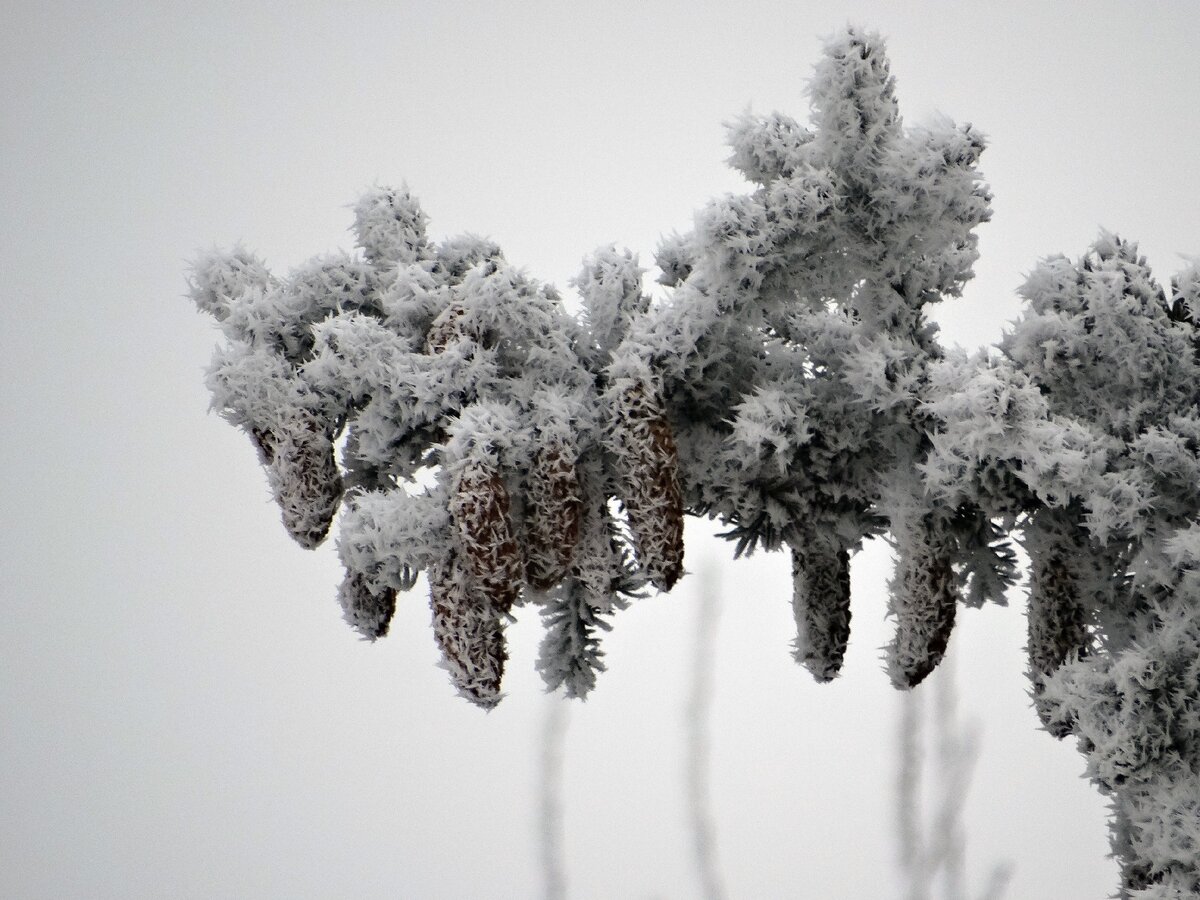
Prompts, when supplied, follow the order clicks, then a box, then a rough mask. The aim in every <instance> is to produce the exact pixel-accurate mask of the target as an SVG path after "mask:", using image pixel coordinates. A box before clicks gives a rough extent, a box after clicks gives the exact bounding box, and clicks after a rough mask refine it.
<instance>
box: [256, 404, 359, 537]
mask: <svg viewBox="0 0 1200 900" xmlns="http://www.w3.org/2000/svg"><path fill="white" fill-rule="evenodd" d="M251 436H252V437H253V438H254V442H255V443H256V444H257V445H258V449H259V453H260V455H261V458H262V461H263V464H264V465H265V466H266V467H267V477H268V478H269V480H270V483H271V491H272V493H273V494H274V495H275V502H276V503H278V504H279V508H280V511H281V512H282V518H283V526H284V527H285V528H286V529H287V531H288V534H290V535H291V536H292V538H293V539H295V541H296V543H298V544H299V545H300V546H301V547H304V548H305V549H307V550H311V549H312V548H314V547H316V546H317V545H318V544H320V543H321V541H323V540H325V536H326V535H327V534H328V533H329V526H330V524H331V523H332V522H333V516H334V514H335V513H336V512H337V509H338V505H339V504H340V503H341V500H342V476H341V473H340V472H339V471H338V467H337V460H336V459H335V458H334V452H333V440H332V438H331V436H330V435H329V434H328V432H327V431H326V430H325V429H323V428H322V427H321V426H320V425H319V424H317V422H316V421H315V420H313V419H311V418H297V419H294V420H289V421H288V422H287V423H285V424H284V425H282V426H280V427H277V428H275V429H272V430H266V429H255V430H254V431H252V432H251Z"/></svg>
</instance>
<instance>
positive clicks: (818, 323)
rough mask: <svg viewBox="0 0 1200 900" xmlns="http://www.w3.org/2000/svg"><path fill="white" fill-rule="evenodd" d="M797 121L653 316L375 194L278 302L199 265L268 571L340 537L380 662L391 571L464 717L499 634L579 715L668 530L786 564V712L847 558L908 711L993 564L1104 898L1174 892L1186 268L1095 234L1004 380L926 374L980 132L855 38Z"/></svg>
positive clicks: (1197, 446) (1186, 844)
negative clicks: (542, 274)
mask: <svg viewBox="0 0 1200 900" xmlns="http://www.w3.org/2000/svg"><path fill="white" fill-rule="evenodd" d="M810 94H811V98H812V116H811V120H810V122H809V123H808V124H807V125H803V124H801V123H799V122H797V121H795V120H793V119H791V118H789V117H787V116H784V115H780V114H777V113H773V114H771V115H767V116H755V115H749V114H747V115H744V116H742V117H741V118H739V119H737V120H736V121H734V122H733V123H732V125H731V126H730V129H729V140H730V144H731V146H732V148H733V153H732V156H731V157H730V163H731V164H732V165H733V166H734V167H735V168H736V169H737V170H739V171H740V172H741V173H742V174H743V175H745V177H746V178H747V180H748V181H749V183H750V188H749V190H748V191H747V192H745V193H743V194H739V195H728V196H724V197H721V198H718V199H716V200H714V201H712V202H711V203H709V204H708V205H707V206H706V207H704V208H703V209H701V210H700V211H699V212H698V213H697V215H696V220H695V227H694V229H693V230H692V231H691V232H689V233H687V234H684V235H674V236H672V237H671V238H668V239H666V240H665V241H664V242H663V243H662V245H661V246H660V247H659V249H658V251H657V254H656V259H655V261H656V264H657V267H658V269H659V270H660V271H661V276H660V277H659V279H658V280H659V283H660V284H661V285H662V296H660V297H659V298H657V299H655V300H652V299H651V297H650V295H649V294H648V293H647V292H646V290H645V288H644V286H643V274H644V270H643V269H642V268H641V267H640V265H639V262H638V259H637V258H636V257H635V256H633V255H632V254H631V253H629V252H628V251H620V250H617V249H616V248H615V247H612V246H609V247H604V248H601V249H599V250H597V251H595V252H594V253H593V254H592V255H591V256H590V257H588V259H587V260H586V261H585V263H584V265H583V268H582V270H581V272H580V274H579V275H578V276H577V278H576V279H575V280H574V282H573V287H574V288H575V290H576V291H577V292H578V294H579V297H580V299H581V301H582V311H581V313H580V314H579V315H578V316H575V315H571V314H569V313H568V312H567V310H566V308H565V307H564V304H563V302H562V298H561V297H560V296H559V294H558V293H557V291H556V290H555V289H554V288H553V287H551V286H549V285H545V284H542V283H539V282H538V281H536V280H534V279H533V278H531V277H530V276H529V275H527V274H526V273H525V272H523V271H522V270H520V269H518V268H515V267H514V266H513V265H512V264H510V263H509V262H508V261H507V260H506V259H505V257H504V255H503V253H502V252H501V250H500V248H499V247H498V246H496V245H495V244H494V243H492V242H491V241H490V240H487V239H484V238H480V237H476V236H473V235H462V236H454V237H448V238H443V239H441V240H436V239H434V238H432V237H431V236H430V235H429V233H428V230H427V224H428V223H427V219H426V216H425V214H424V212H423V211H422V210H421V208H420V206H419V204H418V203H417V201H416V199H415V198H414V197H413V196H412V195H411V194H410V193H409V192H408V191H407V190H406V189H404V190H393V189H388V188H376V189H373V190H371V191H369V192H368V193H367V194H366V195H365V196H364V197H363V198H362V199H361V200H360V201H359V203H358V205H357V206H356V208H355V223H354V231H355V236H356V240H357V245H358V250H357V251H356V252H355V253H354V254H342V255H335V256H326V257H320V258H317V259H315V260H313V261H312V262H310V263H308V264H306V265H304V266H301V267H299V268H298V269H296V270H295V271H293V272H291V273H290V274H289V275H287V276H286V277H277V276H276V275H273V274H272V273H271V272H270V271H269V270H268V269H267V267H266V266H265V264H264V263H263V262H262V261H261V260H259V259H258V258H256V257H255V256H254V255H253V254H251V253H249V252H247V251H246V250H244V249H242V248H236V249H234V250H233V251H230V252H214V253H210V254H207V255H205V256H203V257H202V258H200V259H199V260H197V261H196V263H195V265H194V267H193V271H192V276H191V283H190V288H191V289H190V294H191V298H192V300H193V301H194V302H195V303H196V305H197V306H198V307H199V308H200V309H201V310H203V311H205V312H207V313H209V314H211V315H212V316H213V317H214V318H215V319H216V320H217V322H218V323H219V324H220V327H221V329H222V331H223V332H224V335H225V337H226V343H225V345H224V346H223V347H221V348H220V349H219V350H218V352H217V354H216V356H215V358H214V360H213V363H212V366H211V367H210V370H209V386H210V388H211V390H212V394H213V405H214V407H215V408H216V409H218V410H219V411H220V413H221V414H222V415H223V416H224V417H225V418H226V419H227V420H228V421H229V422H230V423H231V424H233V425H235V426H237V427H239V428H240V429H242V430H243V431H244V432H245V433H246V434H247V435H248V436H249V437H250V439H251V441H252V444H253V446H254V447H255V448H256V450H257V452H258V454H259V458H260V460H261V461H262V463H263V465H264V466H265V468H266V470H267V474H268V481H269V483H270V486H271V490H272V492H273V493H274V496H275V498H276V500H277V501H278V503H279V505H280V508H281V510H282V517H283V522H284V525H285V527H286V528H287V529H288V531H289V533H290V534H291V535H292V536H293V537H294V538H295V539H296V540H297V542H299V543H300V544H301V545H302V546H304V547H307V548H311V547H314V546H317V545H318V544H320V543H321V542H322V540H323V539H324V538H325V536H326V535H327V533H328V531H329V530H330V527H331V524H332V522H333V520H334V519H335V517H336V518H338V520H339V532H338V539H337V544H338V552H339V554H340V557H341V560H342V563H343V564H344V567H345V579H344V581H343V583H342V585H341V587H340V589H339V590H338V599H339V601H340V603H341V605H342V608H343V610H344V613H345V617H346V620H347V622H348V623H349V624H350V625H351V627H353V628H354V629H355V630H357V631H358V632H359V633H360V634H361V635H362V636H363V637H365V638H367V639H369V640H375V639H378V638H380V637H383V636H384V635H386V633H387V630H388V627H389V623H390V620H391V617H392V614H393V612H394V610H395V606H396V602H397V597H398V595H399V593H400V592H404V591H408V590H410V589H411V588H413V586H414V585H415V584H416V583H417V581H418V577H419V575H420V574H422V573H423V574H424V575H425V576H426V581H427V583H428V585H429V591H430V608H431V614H432V630H433V634H434V637H435V639H436V641H437V643H438V645H439V647H440V648H441V651H442V656H443V660H444V665H445V667H446V669H447V671H448V672H449V674H450V678H451V681H452V683H453V685H454V686H455V688H456V689H457V690H458V691H459V692H460V693H461V694H462V695H463V696H464V697H466V698H467V699H468V700H470V701H471V702H473V703H475V704H477V705H479V706H481V707H484V708H490V707H492V706H494V705H495V704H496V703H497V702H499V700H500V697H501V683H502V676H503V670H504V664H505V661H506V656H507V654H506V650H505V628H506V625H507V624H508V622H509V621H510V619H511V617H512V616H513V615H514V614H515V613H514V610H516V609H518V608H519V607H522V606H524V605H528V604H534V605H536V606H537V607H538V608H539V610H540V613H541V616H542V619H543V622H544V624H545V629H546V636H545V639H544V641H543V644H542V650H541V655H540V659H539V662H538V667H539V670H540V671H541V673H542V675H543V677H544V679H545V682H546V684H547V687H548V688H550V689H562V690H563V692H565V693H566V694H567V695H569V696H573V697H584V696H586V695H587V693H588V692H589V691H590V690H591V689H592V688H593V686H594V685H595V683H596V678H597V676H598V674H599V673H600V672H601V671H603V668H604V663H603V653H602V650H601V646H600V638H601V636H602V634H603V632H604V631H606V630H608V629H609V628H610V627H611V623H612V618H613V617H614V616H615V615H616V614H617V613H619V612H620V611H621V610H622V609H623V608H625V607H626V606H627V605H628V604H629V603H631V602H633V601H635V600H636V599H637V598H639V597H641V596H643V595H644V594H645V593H646V591H648V590H649V589H651V588H656V589H658V590H663V591H665V590H670V589H671V587H672V586H673V585H674V584H675V582H676V581H677V580H678V579H679V578H680V577H681V575H682V574H683V571H684V569H683V517H684V515H685V514H692V515H698V516H707V517H709V518H711V519H714V520H716V521H718V522H719V523H720V524H721V526H722V527H723V528H724V529H725V535H726V536H727V537H728V538H730V539H731V541H733V551H734V554H735V555H741V554H743V553H749V552H753V551H754V550H756V549H763V550H767V551H775V550H783V549H786V550H787V551H788V552H789V553H790V554H791V563H792V572H793V581H794V591H793V596H792V603H793V609H794V613H795V621H796V639H795V644H794V655H795V658H796V660H797V662H799V663H800V664H801V665H803V666H804V667H805V668H807V669H808V670H809V671H810V672H811V674H812V675H813V677H814V678H815V679H816V680H817V681H829V680H831V679H833V678H835V677H836V676H837V674H838V672H839V670H840V667H841V665H842V660H843V656H844V653H845V650H846V645H847V640H848V637H849V629H850V621H851V615H850V612H851V597H850V579H849V573H850V564H851V557H852V556H853V554H854V553H855V552H856V551H857V550H858V549H859V548H860V547H861V546H862V544H863V541H865V540H868V539H871V538H877V537H880V538H886V539H887V540H888V541H889V542H891V543H892V545H893V546H894V548H895V551H896V569H895V572H894V575H893V577H892V580H891V591H890V593H891V599H890V612H891V614H892V616H893V617H894V620H895V628H896V630H895V636H894V638H893V640H892V642H891V644H890V645H889V647H888V651H887V671H888V673H889V676H890V678H891V680H892V682H893V683H894V684H895V685H896V686H897V687H898V688H902V689H907V688H911V687H913V686H915V685H917V684H919V683H920V682H921V681H922V680H923V679H924V678H925V677H926V676H927V675H928V674H929V673H930V672H931V671H932V670H933V669H934V668H935V667H936V666H937V664H938V662H939V660H940V659H941V658H942V656H943V654H944V653H945V651H946V648H947V645H948V641H949V640H950V639H951V636H952V632H953V626H954V622H955V617H956V614H957V611H958V608H959V606H960V605H964V606H968V607H970V606H978V605H980V604H982V603H984V602H987V601H989V600H990V601H993V602H998V603H1003V602H1004V592H1005V590H1006V589H1007V588H1008V587H1010V586H1011V585H1012V584H1013V583H1014V581H1015V576H1016V571H1015V569H1016V564H1015V556H1014V553H1013V551H1012V548H1011V545H1010V541H1012V540H1014V539H1015V540H1021V541H1023V543H1024V545H1025V547H1026V549H1027V550H1028V553H1029V556H1030V559H1031V562H1032V577H1031V579H1030V584H1031V595H1030V602H1029V611H1030V616H1029V645H1028V649H1029V672H1028V674H1029V677H1030V679H1031V684H1032V689H1033V694H1034V702H1035V705H1036V708H1037V712H1038V714H1039V716H1040V717H1041V720H1042V722H1043V724H1044V727H1045V728H1046V729H1047V730H1048V731H1050V732H1051V733H1052V734H1054V735H1056V736H1058V737H1060V738H1061V737H1065V736H1067V735H1075V736H1076V737H1077V738H1078V740H1079V741H1080V746H1081V748H1082V750H1083V752H1084V753H1085V754H1087V757H1088V760H1089V771H1090V772H1091V774H1092V777H1093V778H1094V779H1095V781H1096V782H1097V784H1098V785H1099V786H1100V787H1101V789H1102V790H1104V791H1105V792H1107V793H1109V794H1110V795H1111V796H1112V798H1113V804H1114V808H1115V810H1116V816H1115V821H1116V822H1117V826H1116V827H1115V829H1114V836H1113V847H1114V852H1115V853H1116V854H1117V855H1118V857H1119V858H1120V860H1121V861H1122V865H1123V867H1124V868H1123V871H1124V879H1125V891H1126V892H1127V895H1128V896H1138V897H1166V896H1178V895H1179V892H1180V891H1183V892H1185V893H1186V892H1187V891H1189V890H1190V891H1193V892H1196V891H1200V849H1198V848H1200V790H1198V789H1197V771H1198V770H1200V755H1198V754H1200V750H1198V749H1197V748H1200V714H1198V713H1197V709H1200V687H1198V680H1200V671H1198V670H1197V665H1198V664H1197V662H1196V649H1197V646H1198V642H1200V612H1198V610H1200V582H1198V580H1197V579H1198V578H1200V576H1198V575H1197V574H1196V572H1197V570H1198V569H1200V526H1198V525H1197V524H1196V523H1197V517H1198V515H1200V413H1198V411H1197V384H1200V378H1198V377H1197V376H1198V375H1200V371H1198V368H1197V366H1198V363H1197V353H1198V352H1200V331H1198V330H1197V324H1198V322H1200V318H1198V317H1200V267H1196V266H1193V267H1191V268H1189V269H1187V270H1186V271H1184V272H1183V273H1181V274H1180V275H1179V276H1177V277H1176V279H1175V280H1174V281H1173V282H1172V285H1171V290H1170V291H1169V292H1168V291H1165V290H1164V289H1163V288H1161V287H1160V286H1159V285H1158V283H1157V282H1156V281H1155V280H1154V278H1153V276H1152V275H1151V273H1150V272H1149V271H1148V269H1147V266H1146V264H1145V261H1144V259H1142V258H1141V257H1140V256H1139V255H1138V254H1137V251H1136V248H1135V247H1134V246H1133V245H1132V244H1130V243H1128V242H1124V241H1121V240H1120V239H1118V238H1116V237H1114V236H1110V235H1107V234H1103V235H1101V237H1100V238H1099V240H1098V241H1097V243H1096V244H1095V245H1094V246H1093V247H1092V248H1091V249H1090V250H1089V251H1088V252H1087V253H1086V254H1085V255H1084V256H1083V257H1082V258H1081V259H1079V260H1078V261H1071V260H1068V259H1066V258H1063V257H1054V258H1050V259H1047V260H1045V261H1043V262H1042V263H1041V264H1040V265H1039V266H1038V267H1037V269H1036V270H1035V271H1034V273H1033V275H1032V276H1030V278H1029V280H1028V282H1027V284H1026V285H1025V288H1024V290H1023V293H1024V296H1025V298H1026V300H1027V302H1028V308H1027V312H1026V314H1025V315H1024V316H1023V317H1022V319H1021V320H1020V321H1018V322H1017V323H1016V325H1015V326H1014V328H1013V330H1012V332H1011V333H1010V334H1009V335H1007V336H1006V337H1005V339H1004V341H1003V342H1002V344H1001V345H1000V347H999V351H1000V352H999V353H996V354H988V353H978V354H975V355H967V354H963V353H957V352H948V351H946V350H944V349H943V348H942V347H941V346H940V345H939V344H938V342H937V338H936V327H935V326H934V325H933V324H932V323H931V321H930V320H929V318H928V311H929V307H930V304H933V303H938V302H941V301H943V300H945V299H949V298H954V297H957V296H958V295H959V294H960V293H961V291H962V288H963V286H964V284H965V283H966V282H967V281H968V280H969V279H970V278H971V275H972V265H973V264H974V261H975V259H976V235H975V229H976V227H977V226H978V225H980V224H981V223H983V222H986V221H987V219H988V217H989V215H990V209H989V202H990V195H989V191H988V189H987V187H986V186H985V185H984V183H983V182H982V180H981V176H980V173H979V171H978V169H977V163H978V161H979V159H980V155H981V153H982V152H983V149H984V140H983V138H982V136H981V135H980V134H979V132H978V131H976V130H975V129H974V128H972V127H971V126H969V125H966V126H956V125H954V124H953V123H951V122H948V121H940V122H935V123H933V124H932V125H928V126H924V127H911V126H907V125H906V124H905V123H904V122H903V120H902V119H901V116H900V112H899V106H898V103H897V100H896V95H895V83H894V80H893V78H892V76H891V74H890V71H889V65H888V61H887V58H886V55H885V53H884V49H883V44H882V42H881V41H880V40H879V38H878V37H877V36H875V35H871V34H866V33H862V32H859V31H855V30H848V31H846V32H845V33H843V34H841V35H838V36H836V37H835V38H833V39H831V40H830V41H829V42H828V43H827V45H826V47H825V52H824V54H823V57H822V59H821V61H820V63H819V64H818V65H817V67H816V71H815V73H814V77H813V80H812V83H811V87H810ZM339 508H340V509H341V512H340V515H338V510H339ZM1172 892H1174V893H1172Z"/></svg>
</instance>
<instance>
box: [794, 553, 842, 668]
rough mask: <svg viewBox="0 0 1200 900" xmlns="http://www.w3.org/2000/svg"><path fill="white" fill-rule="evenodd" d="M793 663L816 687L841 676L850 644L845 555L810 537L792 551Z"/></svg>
mask: <svg viewBox="0 0 1200 900" xmlns="http://www.w3.org/2000/svg"><path fill="white" fill-rule="evenodd" d="M792 612H793V613H794V615H795V617H796V644H795V652H794V654H793V655H794V656H795V659H796V662H798V663H800V665H802V666H804V667H805V668H806V669H808V671H809V672H811V673H812V676H813V678H815V679H816V680H817V681H820V682H826V681H832V680H833V679H834V678H835V677H836V676H837V674H838V672H839V671H841V668H842V660H843V659H844V658H845V656H846V644H847V643H848V642H849V640H850V554H849V553H847V552H846V551H845V550H843V549H841V548H839V547H837V546H836V545H835V544H834V543H833V542H831V541H828V540H825V539H822V538H818V537H816V536H809V537H808V538H807V539H805V540H804V543H803V546H793V547H792Z"/></svg>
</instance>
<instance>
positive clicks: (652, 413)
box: [612, 381, 683, 591]
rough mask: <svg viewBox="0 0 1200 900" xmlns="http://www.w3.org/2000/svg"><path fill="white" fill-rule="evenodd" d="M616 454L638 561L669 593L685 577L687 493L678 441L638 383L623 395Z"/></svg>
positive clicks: (652, 395) (660, 410) (620, 395)
mask: <svg viewBox="0 0 1200 900" xmlns="http://www.w3.org/2000/svg"><path fill="white" fill-rule="evenodd" d="M612 450H613V453H614V454H615V456H616V460H617V464H618V465H619V466H620V469H621V484H622V488H623V495H622V498H621V499H622V500H623V501H624V503H625V510H626V512H627V513H628V515H629V527H630V529H631V530H632V532H633V539H634V544H635V547H636V550H637V556H638V562H639V563H640V564H641V566H642V568H643V569H644V570H645V571H646V574H647V575H648V576H649V578H650V581H651V582H653V584H654V585H655V586H656V587H657V588H659V590H663V591H669V590H670V589H671V588H672V587H673V586H674V584H675V582H676V581H678V580H679V576H680V575H682V574H683V494H682V491H681V490H680V487H679V477H678V469H679V453H678V450H677V449H676V447H675V436H674V434H673V433H672V431H671V424H670V423H669V422H668V421H667V417H666V414H665V413H664V412H663V408H662V403H661V402H660V401H659V399H658V397H657V396H656V395H655V393H654V391H653V389H651V388H650V387H649V385H647V384H645V383H643V382H640V381H632V382H630V383H629V384H627V385H626V386H625V387H624V389H622V390H621V391H619V392H618V394H617V397H616V409H615V412H614V421H613V429H612Z"/></svg>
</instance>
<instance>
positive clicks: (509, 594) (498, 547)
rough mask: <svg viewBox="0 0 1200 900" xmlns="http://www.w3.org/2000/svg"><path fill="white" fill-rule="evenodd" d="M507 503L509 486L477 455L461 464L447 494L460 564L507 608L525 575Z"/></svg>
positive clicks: (497, 603) (495, 601) (490, 596)
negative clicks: (449, 494)
mask: <svg viewBox="0 0 1200 900" xmlns="http://www.w3.org/2000/svg"><path fill="white" fill-rule="evenodd" d="M509 506H510V502H509V497H508V489H507V488H506V487H505V486H504V480H503V479H502V478H501V477H500V473H499V472H497V471H496V469H495V468H494V467H493V466H491V465H490V464H489V463H487V462H484V461H482V460H478V459H471V460H468V461H466V462H465V463H464V464H463V466H462V469H461V470H460V471H459V473H458V478H457V479H456V481H455V485H454V495H453V496H452V497H451V499H450V518H451V519H452V520H453V522H454V525H455V528H456V531H457V535H458V540H459V543H460V545H461V548H462V557H463V564H464V565H465V566H466V568H467V569H468V570H469V571H470V572H471V574H472V576H474V578H475V581H476V583H477V584H478V586H479V589H480V590H481V591H482V592H483V593H484V594H486V596H487V597H488V599H489V601H490V602H491V604H492V605H493V606H495V607H496V608H497V609H499V610H502V611H505V612H507V611H508V610H509V608H511V607H512V605H513V602H514V601H515V600H516V598H517V593H518V592H519V591H520V585H521V581H522V580H523V577H524V574H525V572H524V569H525V564H524V560H523V559H522V556H521V549H520V547H519V546H518V545H517V541H516V538H515V536H514V535H513V528H512V522H511V520H510V518H509Z"/></svg>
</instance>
